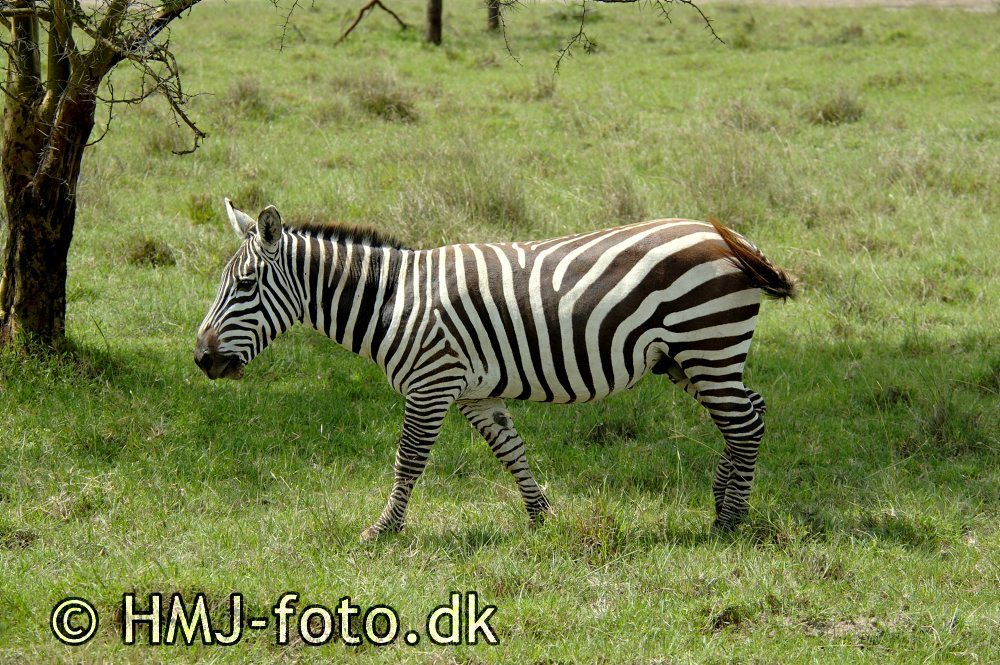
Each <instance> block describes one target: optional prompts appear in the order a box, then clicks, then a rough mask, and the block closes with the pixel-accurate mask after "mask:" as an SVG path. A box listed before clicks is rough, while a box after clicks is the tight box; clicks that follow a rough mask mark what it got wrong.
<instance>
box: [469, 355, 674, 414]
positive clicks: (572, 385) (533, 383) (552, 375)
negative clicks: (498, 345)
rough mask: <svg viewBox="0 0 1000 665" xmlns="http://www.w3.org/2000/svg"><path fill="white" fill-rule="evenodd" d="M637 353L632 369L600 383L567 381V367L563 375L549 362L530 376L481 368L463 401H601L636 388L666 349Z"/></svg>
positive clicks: (524, 371) (521, 370)
mask: <svg viewBox="0 0 1000 665" xmlns="http://www.w3.org/2000/svg"><path fill="white" fill-rule="evenodd" d="M634 353H635V358H634V360H635V362H634V363H632V364H631V365H630V366H629V368H628V371H624V370H621V369H620V368H619V371H618V372H616V373H615V375H614V376H613V377H611V376H601V377H600V379H598V380H595V377H593V376H591V377H590V378H589V379H588V380H582V379H581V377H579V376H575V377H574V380H572V381H570V380H567V379H566V378H565V376H564V374H565V369H566V368H565V367H563V368H562V372H560V371H556V369H555V367H554V366H553V365H552V364H550V363H545V364H544V365H543V367H541V368H538V367H535V368H534V369H535V371H534V372H531V373H530V374H529V370H530V369H531V368H529V367H528V366H527V365H526V364H517V365H516V367H515V368H513V371H507V370H506V368H499V367H496V368H493V369H484V368H479V370H478V371H473V372H471V373H470V376H469V378H468V381H467V387H466V389H465V391H463V393H462V395H461V398H460V399H469V400H472V399H486V398H500V399H509V400H522V401H529V402H550V403H556V404H573V403H578V402H597V401H600V400H602V399H604V398H606V397H608V396H610V395H613V394H615V393H618V392H622V391H625V390H628V389H630V388H632V387H634V386H635V384H636V383H638V382H639V380H641V379H642V377H643V376H645V375H646V374H647V373H649V371H650V369H652V367H653V365H655V364H656V362H657V360H659V358H660V357H661V356H662V348H661V345H660V344H651V345H649V346H648V347H646V348H645V349H643V350H638V349H637V350H635V351H634ZM621 364H622V365H624V363H621ZM539 370H541V371H539ZM576 373H578V372H576Z"/></svg>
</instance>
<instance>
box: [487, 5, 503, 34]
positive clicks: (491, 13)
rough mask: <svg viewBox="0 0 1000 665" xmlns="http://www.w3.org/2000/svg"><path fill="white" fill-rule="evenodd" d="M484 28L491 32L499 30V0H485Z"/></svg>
mask: <svg viewBox="0 0 1000 665" xmlns="http://www.w3.org/2000/svg"><path fill="white" fill-rule="evenodd" d="M486 27H487V29H489V30H493V31H496V30H499V29H500V0H486Z"/></svg>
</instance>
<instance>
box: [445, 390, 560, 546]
mask: <svg viewBox="0 0 1000 665" xmlns="http://www.w3.org/2000/svg"><path fill="white" fill-rule="evenodd" d="M458 410H459V411H461V412H462V415H464V416H465V417H466V418H467V419H468V420H469V422H470V423H472V426H473V427H475V428H476V429H477V430H478V431H479V433H480V434H482V435H483V438H484V439H486V442H487V443H488V444H489V445H490V450H492V451H493V454H494V455H496V458H497V459H498V460H500V461H501V462H502V463H503V465H504V467H506V469H507V470H508V471H509V472H510V473H511V475H512V476H514V480H515V481H517V489H518V490H520V492H521V498H522V499H523V500H524V507H525V509H527V511H528V519H529V520H530V521H531V526H532V527H537V526H540V525H541V524H542V522H543V521H544V520H545V516H546V515H547V514H548V515H551V514H552V509H551V508H549V501H548V499H546V498H545V494H544V493H543V492H542V488H541V487H539V486H538V483H537V482H536V481H535V477H534V475H532V473H531V468H530V467H529V466H528V459H527V457H526V456H525V451H524V440H523V439H521V435H520V434H518V433H517V430H516V429H514V421H513V420H512V419H511V417H510V412H508V411H507V406H506V405H505V404H504V403H503V400H499V399H483V400H475V401H470V402H459V403H458Z"/></svg>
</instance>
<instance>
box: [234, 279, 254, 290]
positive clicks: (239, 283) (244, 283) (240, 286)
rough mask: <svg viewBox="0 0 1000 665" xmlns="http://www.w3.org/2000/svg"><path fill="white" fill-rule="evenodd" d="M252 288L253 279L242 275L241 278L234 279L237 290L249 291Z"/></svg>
mask: <svg viewBox="0 0 1000 665" xmlns="http://www.w3.org/2000/svg"><path fill="white" fill-rule="evenodd" d="M252 288H253V280H252V279H249V278H246V277H244V278H243V279H238V280H236V290H237V291H249V290H250V289H252Z"/></svg>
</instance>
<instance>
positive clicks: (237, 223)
mask: <svg viewBox="0 0 1000 665" xmlns="http://www.w3.org/2000/svg"><path fill="white" fill-rule="evenodd" d="M223 201H225V202H226V215H227V216H228V217H229V224H230V225H231V226H232V227H233V231H236V235H238V236H239V237H240V238H246V237H247V234H249V233H250V231H251V230H253V226H254V221H253V217H251V216H250V215H248V214H246V213H245V212H243V211H242V210H237V209H236V208H234V207H233V202H232V201H230V200H229V198H228V197H227V198H224V199H223Z"/></svg>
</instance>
